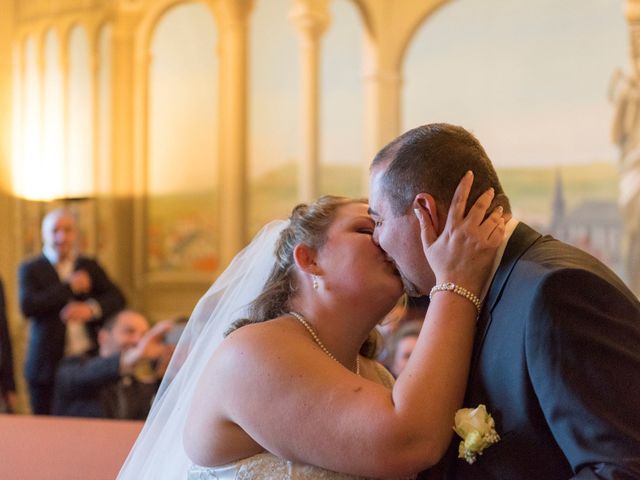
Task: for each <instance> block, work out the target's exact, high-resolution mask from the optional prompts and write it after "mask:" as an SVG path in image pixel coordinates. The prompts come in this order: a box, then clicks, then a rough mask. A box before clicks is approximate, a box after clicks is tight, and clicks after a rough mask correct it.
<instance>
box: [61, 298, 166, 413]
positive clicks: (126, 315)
mask: <svg viewBox="0 0 640 480" xmlns="http://www.w3.org/2000/svg"><path fill="white" fill-rule="evenodd" d="M172 327H173V322H171V321H168V320H167V321H162V322H159V323H157V324H156V325H154V326H153V327H151V328H150V326H149V322H148V321H147V319H146V318H145V317H144V316H143V315H142V314H140V313H138V312H135V311H133V310H123V311H121V312H119V313H117V314H116V315H114V316H112V317H111V318H109V319H108V320H107V321H106V322H105V323H104V325H103V326H102V327H101V329H100V331H99V332H98V350H97V351H94V352H93V353H90V354H84V355H78V356H70V357H65V358H64V359H63V360H62V362H61V363H60V366H59V368H58V372H57V375H56V383H55V390H54V400H53V414H54V415H61V416H72V417H98V418H118V419H129V420H144V419H145V418H146V417H147V414H148V413H149V409H150V408H151V403H152V401H153V398H154V396H155V393H156V391H157V389H158V385H159V383H160V379H161V378H162V375H163V374H164V371H165V369H166V367H167V364H168V363H169V360H170V358H171V354H172V353H173V349H174V345H171V344H170V343H169V342H165V336H167V333H168V332H169V331H170V330H171V329H172Z"/></svg>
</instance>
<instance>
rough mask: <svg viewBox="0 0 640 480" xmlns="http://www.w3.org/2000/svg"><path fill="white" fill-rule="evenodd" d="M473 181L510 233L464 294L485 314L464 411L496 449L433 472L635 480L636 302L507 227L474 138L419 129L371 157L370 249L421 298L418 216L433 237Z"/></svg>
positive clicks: (582, 261) (427, 283)
mask: <svg viewBox="0 0 640 480" xmlns="http://www.w3.org/2000/svg"><path fill="white" fill-rule="evenodd" d="M468 170H471V171H472V172H473V173H474V186H473V190H472V192H471V195H470V198H469V202H474V201H475V199H476V198H477V196H478V195H479V194H480V193H482V192H483V191H485V190H486V189H488V188H489V187H493V188H494V190H495V198H494V203H495V206H498V205H500V206H502V207H503V208H504V211H505V220H507V224H506V232H505V239H504V242H503V249H502V250H501V251H499V252H498V258H497V263H496V266H495V269H496V270H495V275H494V276H493V278H492V281H491V282H490V284H489V285H486V287H485V290H484V291H482V292H473V293H475V294H476V295H478V296H479V297H480V298H483V299H484V302H483V307H482V310H481V313H480V316H479V320H478V329H477V334H476V339H475V345H474V352H473V356H472V363H471V370H470V376H469V383H468V387H467V393H466V398H465V404H464V406H465V407H472V408H473V407H476V406H478V404H484V405H486V408H487V410H488V411H489V412H490V413H491V414H492V415H493V419H494V420H495V426H496V430H497V432H498V434H499V435H500V436H501V440H500V441H499V442H498V443H497V444H494V445H492V446H490V447H489V448H488V449H486V451H485V452H484V453H483V455H482V456H479V457H478V459H477V461H476V462H475V463H473V464H467V463H466V462H465V461H464V460H463V459H459V458H457V457H458V440H459V439H458V440H454V442H453V443H452V446H451V448H450V450H449V453H448V454H447V455H446V456H445V457H444V459H443V461H442V464H441V470H442V471H443V472H444V476H445V478H458V479H467V478H475V479H501V480H502V479H545V480H554V479H558V480H560V479H562V480H566V479H568V478H580V479H583V478H584V479H595V478H606V479H614V478H615V479H632V478H635V479H637V478H640V404H639V403H638V398H639V397H640V374H639V372H640V303H639V302H638V299H637V298H636V297H635V296H634V295H633V294H632V293H631V292H630V291H629V289H628V288H627V287H626V286H625V285H624V284H623V282H622V281H621V280H620V279H619V278H618V277H617V276H616V275H615V274H614V273H613V272H611V270H609V269H608V268H607V267H606V266H605V265H603V264H602V263H601V262H599V261H598V260H596V259H595V258H593V257H591V256H590V255H588V254H587V253H585V252H583V251H580V250H578V249H576V248H573V247H571V246H569V245H566V244H563V243H562V242H559V241H557V240H555V239H553V238H551V237H548V236H542V235H540V234H539V233H537V232H535V231H534V230H533V229H531V228H530V227H528V226H527V225H525V224H523V223H521V222H518V221H517V220H516V219H514V218H511V214H510V206H509V202H508V199H507V197H506V195H505V194H504V192H503V190H502V186H501V185H500V182H499V180H498V177H497V174H496V172H495V170H494V168H493V166H492V165H491V162H490V160H489V158H488V157H487V155H486V153H485V151H484V149H483V148H482V146H481V145H480V143H479V142H478V141H477V139H476V138H475V137H474V136H473V135H471V134H470V133H469V132H467V131H466V130H464V129H463V128H460V127H455V126H452V125H447V124H432V125H426V126H423V127H418V128H416V129H413V130H411V131H409V132H407V133H405V134H404V135H402V136H400V137H398V138H397V139H396V140H394V141H392V142H391V143H390V144H389V145H387V146H386V147H385V148H384V149H383V150H382V151H381V152H380V153H378V155H377V156H376V158H375V159H374V160H373V163H372V166H371V196H370V208H371V212H372V215H373V217H374V220H375V221H376V230H375V233H374V240H375V241H376V242H378V243H379V245H380V246H381V247H382V248H383V249H384V250H385V251H386V252H387V254H388V255H389V256H390V257H392V258H393V259H394V261H395V263H396V265H397V267H398V269H399V271H400V273H401V275H402V277H403V280H404V283H405V286H406V290H407V291H408V292H410V293H412V294H425V293H429V292H430V291H431V289H432V287H433V286H434V283H435V278H434V275H433V272H431V271H430V269H429V268H425V266H424V265H425V258H424V253H423V249H422V244H421V241H420V226H419V224H418V221H417V219H416V216H415V215H414V212H413V210H414V209H421V210H422V211H425V212H426V213H427V214H428V217H429V219H430V222H429V226H428V228H432V229H433V230H435V232H436V233H437V234H440V233H441V232H442V230H443V227H444V225H445V222H446V215H447V211H448V209H449V206H450V203H451V199H452V196H453V192H454V190H455V188H456V186H457V184H458V182H459V180H460V178H462V176H463V175H464V174H465V172H466V171H468ZM470 204H471V203H470ZM463 287H464V286H463ZM435 294H438V295H442V294H448V295H455V294H457V293H456V292H452V291H450V290H446V291H445V292H443V291H438V292H437V293H435ZM452 426H453V419H452ZM431 473H432V474H433V473H434V472H431ZM433 476H435V475H433Z"/></svg>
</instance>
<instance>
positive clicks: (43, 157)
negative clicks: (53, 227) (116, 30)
mask: <svg viewBox="0 0 640 480" xmlns="http://www.w3.org/2000/svg"><path fill="white" fill-rule="evenodd" d="M39 44H40V42H37V41H36V39H35V38H34V37H29V38H28V39H27V40H26V41H25V42H24V44H23V45H22V48H19V49H18V50H17V52H16V62H15V67H14V68H15V72H14V79H15V82H14V85H15V86H16V88H15V93H14V100H15V103H14V105H15V116H14V131H15V137H14V152H13V169H12V171H13V182H12V185H13V192H14V193H15V194H16V195H17V196H19V197H23V198H26V199H29V200H43V201H47V200H52V199H54V198H65V197H78V196H89V195H92V194H93V193H94V190H95V188H94V160H93V147H92V145H93V138H92V132H93V128H92V115H93V113H92V101H91V95H92V93H91V72H90V67H89V46H88V38H87V34H86V31H85V30H84V28H82V27H80V26H76V27H74V28H73V29H72V31H71V34H70V36H69V42H68V45H61V39H60V36H59V34H58V33H57V32H55V31H53V30H50V31H48V32H47V33H46V34H45V36H44V41H43V42H42V50H40V47H39ZM63 48H66V49H67V50H68V51H67V55H66V57H67V58H69V64H68V65H69V68H68V70H67V72H65V71H64V69H63V62H62V58H63V52H62V49H63ZM65 73H66V74H67V85H68V89H67V92H66V95H65V88H64V85H65V78H64V76H65ZM65 109H66V110H65ZM65 120H66V122H67V123H66V125H67V128H65Z"/></svg>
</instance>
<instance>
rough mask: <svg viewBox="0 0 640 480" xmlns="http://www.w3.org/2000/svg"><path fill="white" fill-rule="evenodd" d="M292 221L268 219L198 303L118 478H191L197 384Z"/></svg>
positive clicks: (252, 295) (271, 262)
mask: <svg viewBox="0 0 640 480" xmlns="http://www.w3.org/2000/svg"><path fill="white" fill-rule="evenodd" d="M288 225H289V222H288V221H284V220H278V221H274V222H271V223H269V224H268V225H266V226H265V227H264V228H263V229H262V230H261V231H260V232H259V233H258V234H257V235H256V237H255V238H254V239H253V241H252V242H251V243H250V244H249V245H248V246H247V247H246V248H245V249H244V250H242V251H241V252H240V253H239V254H238V255H236V257H235V258H234V259H233V261H232V262H231V264H230V265H229V267H227V269H226V270H225V271H224V272H223V273H222V274H221V275H220V276H219V277H218V279H217V280H216V281H215V283H214V284H213V285H212V286H211V288H209V290H208V291H207V293H205V295H204V296H203V297H202V298H201V299H200V301H199V302H198V304H197V305H196V307H195V309H194V310H193V313H192V314H191V318H190V319H189V323H188V324H187V327H186V329H185V331H184V333H183V334H182V337H181V338H180V341H179V342H178V345H177V347H176V350H175V353H174V354H173V358H172V359H171V363H170V364H169V368H168V369H167V373H166V374H165V377H164V379H163V381H162V384H161V386H160V389H159V391H158V394H157V396H156V400H155V401H154V403H153V407H152V408H151V412H150V413H149V416H148V418H147V421H146V422H145V425H144V428H143V429H142V432H141V433H140V435H139V437H138V439H137V440H136V443H135V444H134V446H133V448H132V450H131V452H129V456H128V457H127V460H126V461H125V463H124V465H123V467H122V469H121V470H120V473H119V475H118V479H119V480H142V479H150V480H158V479H177V480H180V479H186V478H187V472H188V470H189V467H190V465H191V463H192V462H191V461H190V460H189V458H188V457H187V455H186V453H185V451H184V447H183V443H182V436H183V430H184V425H185V421H186V418H187V414H188V410H189V406H190V405H191V401H192V398H193V394H194V391H195V388H196V385H197V384H198V381H199V378H200V375H201V373H202V370H203V368H204V366H205V365H206V364H207V361H208V360H209V358H210V357H211V354H212V353H213V351H214V350H215V349H216V348H217V347H218V345H219V344H220V343H221V342H222V340H223V338H224V337H223V334H224V332H225V330H226V329H227V328H228V327H229V326H230V325H231V323H232V322H234V321H235V320H238V319H240V318H246V317H247V313H248V311H247V307H248V304H249V303H250V302H251V301H252V300H254V299H255V298H256V297H257V296H258V295H259V294H260V292H261V291H262V289H263V287H264V284H265V282H266V280H267V278H268V276H269V274H270V273H271V270H272V268H273V266H274V263H275V256H274V251H275V246H276V243H277V241H278V239H279V237H280V233H281V232H282V230H283V229H284V228H286V227H287V226H288ZM221 393H222V392H221Z"/></svg>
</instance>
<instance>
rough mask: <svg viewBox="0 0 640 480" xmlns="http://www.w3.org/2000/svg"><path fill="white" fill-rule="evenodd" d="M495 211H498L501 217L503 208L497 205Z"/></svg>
mask: <svg viewBox="0 0 640 480" xmlns="http://www.w3.org/2000/svg"><path fill="white" fill-rule="evenodd" d="M496 210H497V211H498V213H499V214H500V215H502V212H503V211H504V207H503V206H502V205H498V206H497V207H496Z"/></svg>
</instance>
